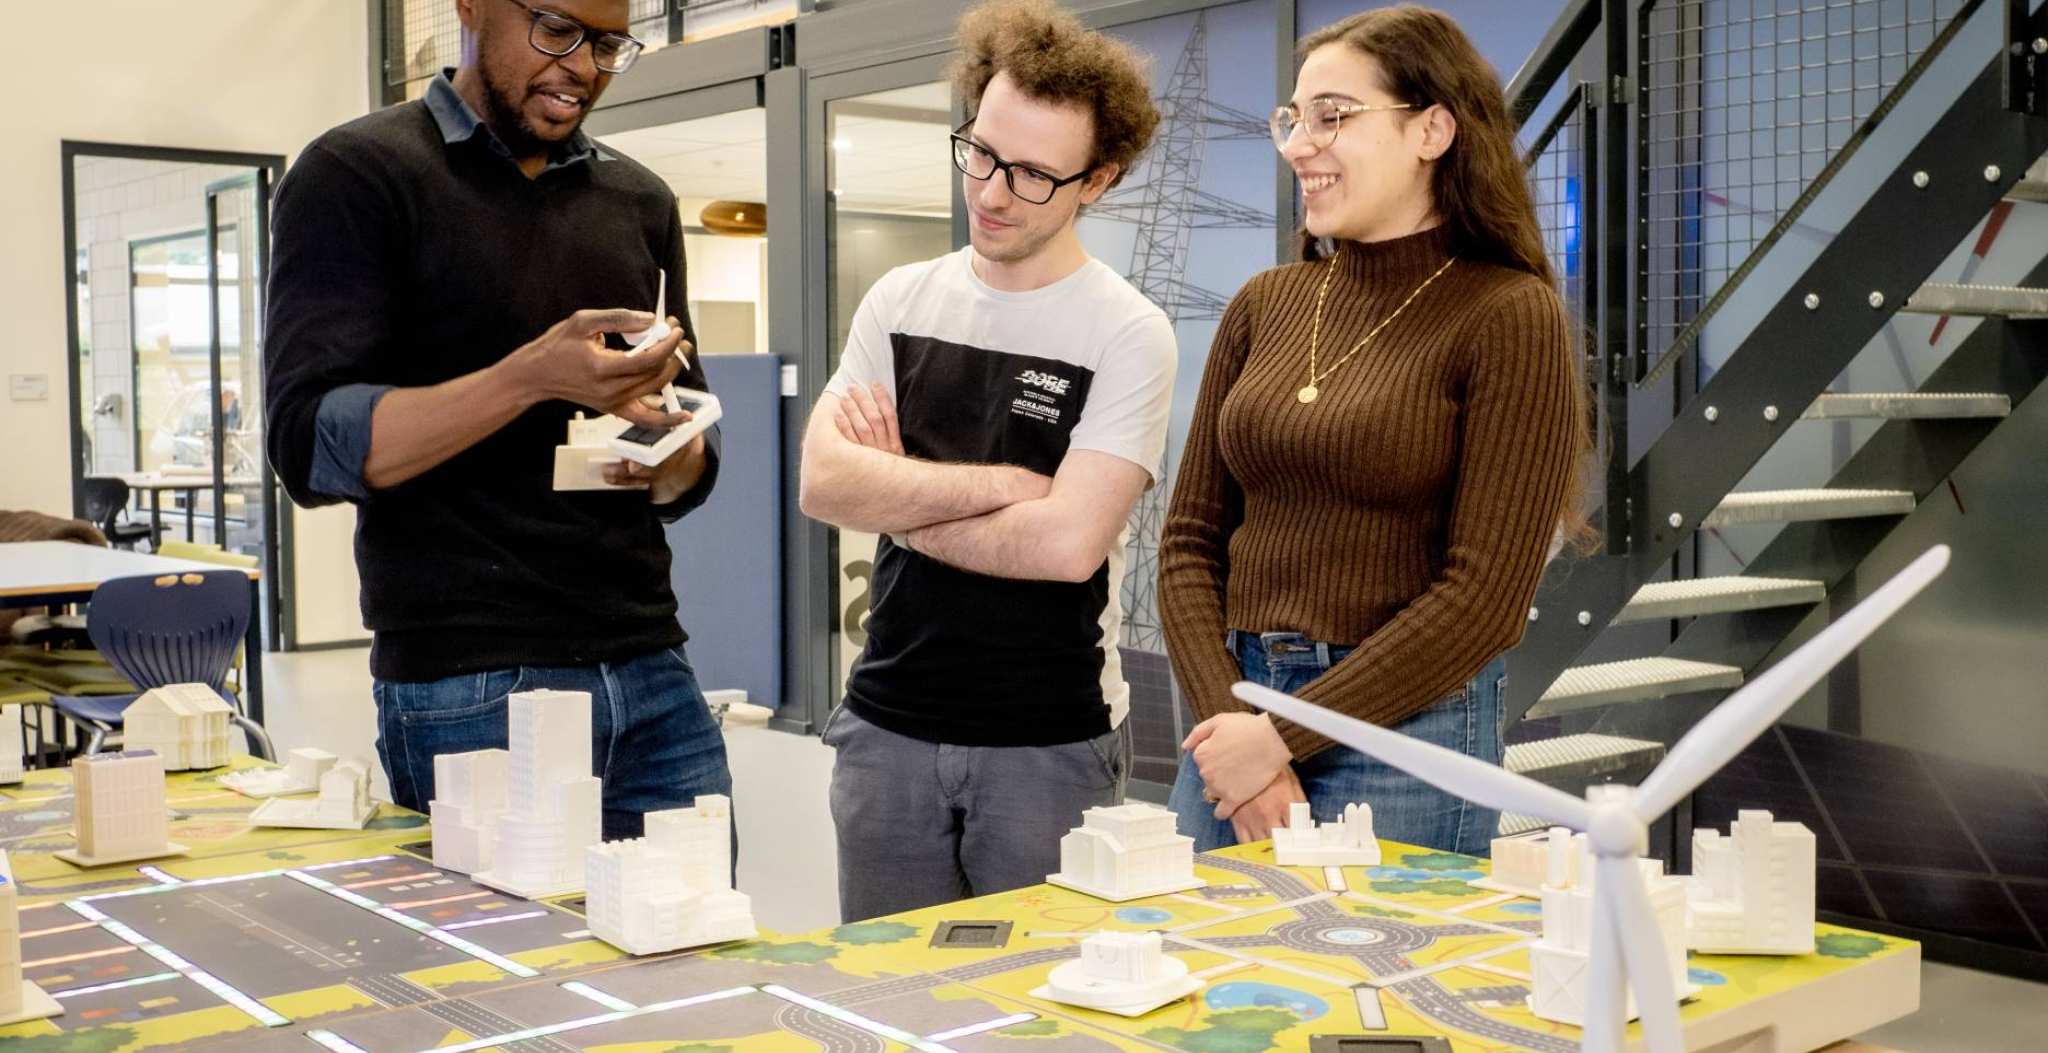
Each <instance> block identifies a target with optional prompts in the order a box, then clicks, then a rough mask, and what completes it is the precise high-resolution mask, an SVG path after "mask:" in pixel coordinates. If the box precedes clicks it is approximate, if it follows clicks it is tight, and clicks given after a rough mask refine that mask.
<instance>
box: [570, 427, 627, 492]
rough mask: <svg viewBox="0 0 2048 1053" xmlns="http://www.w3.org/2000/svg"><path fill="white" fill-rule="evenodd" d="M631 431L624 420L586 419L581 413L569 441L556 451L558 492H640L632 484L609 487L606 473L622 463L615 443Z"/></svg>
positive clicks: (617, 484) (611, 484)
mask: <svg viewBox="0 0 2048 1053" xmlns="http://www.w3.org/2000/svg"><path fill="white" fill-rule="evenodd" d="M629 427H631V424H630V423H629V422H628V421H627V420H626V418H624V417H614V416H612V415H610V414H604V415H602V416H597V417H585V416H584V415H583V414H581V413H578V414H576V416H574V417H572V418H570V420H569V441H568V442H565V443H563V444H562V445H560V446H557V447H555V489H557V490H636V489H641V487H639V486H636V485H634V484H631V483H608V482H605V479H604V470H605V469H606V468H607V467H609V466H611V465H614V464H617V463H619V454H618V451H616V450H613V449H612V439H613V438H614V437H615V436H617V435H618V434H619V433H620V432H622V431H625V430H626V429H627V428H629Z"/></svg>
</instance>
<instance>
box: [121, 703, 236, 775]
mask: <svg viewBox="0 0 2048 1053" xmlns="http://www.w3.org/2000/svg"><path fill="white" fill-rule="evenodd" d="M233 713H234V709H233V708H231V707H230V706H229V705H228V704H227V702H226V701H224V700H223V699H222V698H221V697H220V695H219V694H217V693H215V692H214V690H213V689H212V688H210V687H208V686H206V685H205V684H169V685H166V686H164V687H159V688H153V689H151V690H149V691H144V692H143V693H142V696H141V697H140V698H137V699H136V700H135V701H133V702H131V703H129V704H128V708H127V709H124V710H122V711H121V729H122V730H121V736H122V738H121V742H122V744H123V748H124V749H129V750H152V751H154V752H155V753H156V754H157V755H158V756H160V757H162V758H163V759H164V770H165V771H189V770H192V769H195V768H218V767H220V766H221V765H223V764H226V763H227V762H228V717H229V716H230V715H232V714H233Z"/></svg>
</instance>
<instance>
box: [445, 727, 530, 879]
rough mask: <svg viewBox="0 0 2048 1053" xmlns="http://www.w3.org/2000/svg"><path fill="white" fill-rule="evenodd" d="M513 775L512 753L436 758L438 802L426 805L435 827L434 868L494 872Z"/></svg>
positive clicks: (478, 751)
mask: <svg viewBox="0 0 2048 1053" xmlns="http://www.w3.org/2000/svg"><path fill="white" fill-rule="evenodd" d="M511 775H512V754H511V753H509V752H507V751H505V750H476V751H475V752H472V753H443V754H441V755H439V756H437V757H435V758H434V799H433V800H431V801H429V802H427V815H428V818H429V820H430V821H431V822H432V824H433V831H434V865H435V866H437V867H440V868H441V869H443V870H453V871H455V872H456V873H458V874H474V873H477V872H478V871H483V870H489V869H491V849H492V848H493V847H494V845H495V844H496V842H497V838H498V820H499V819H500V818H502V817H503V816H504V814H505V791H506V786H507V784H508V783H509V782H510V780H511Z"/></svg>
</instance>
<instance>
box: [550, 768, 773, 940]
mask: <svg viewBox="0 0 2048 1053" xmlns="http://www.w3.org/2000/svg"><path fill="white" fill-rule="evenodd" d="M646 822H647V833H646V836H644V837H639V838H634V839H632V840H629V841H610V842H606V843H604V844H599V845H592V846H590V847H589V848H588V849H585V850H584V857H583V858H584V884H585V891H584V914H585V917H586V918H587V919H588V921H589V924H590V932H591V934H592V935H594V936H596V937H597V938H598V939H600V940H603V941H604V942H606V943H609V944H611V945H612V946H614V947H617V948H618V949H620V950H622V951H625V952H626V953H627V954H659V953H661V952H663V951H673V950H679V949H681V948H684V947H698V946H702V945H704V944H707V943H723V942H726V941H728V940H743V939H748V938H750V937H752V936H753V935H754V910H753V901H752V900H751V899H749V898H748V897H747V896H746V894H744V893H741V892H735V891H733V887H732V802H731V801H730V800H728V799H727V798H725V797H722V796H718V795H715V794H707V795H705V796H702V797H699V798H697V801H696V803H695V804H694V805H693V806H691V807H689V808H673V809H669V810H667V811H661V812H649V813H647V819H646Z"/></svg>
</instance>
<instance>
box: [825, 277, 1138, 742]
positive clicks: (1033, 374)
mask: <svg viewBox="0 0 2048 1053" xmlns="http://www.w3.org/2000/svg"><path fill="white" fill-rule="evenodd" d="M972 253H973V250H972V249H967V248H963V249H961V250H960V251H958V252H955V253H952V254H950V255H947V256H941V257H939V258H938V259H935V260H928V261H925V262H923V263H916V264H911V265H908V266H904V267H898V268H896V269H895V270H893V271H890V272H889V273H888V274H886V275H884V276H883V277H882V279H881V280H880V281H878V282H876V283H875V285H874V287H873V288H872V289H870V290H868V294H867V296H866V297H865V298H864V299H862V300H861V304H860V310H859V311H858V312H857V313H856V314H855V315H854V319H853V331H852V333H851V334H850V335H849V336H848V337H847V341H846V352H845V355H844V357H842V358H841V359H840V364H839V372H838V373H837V374H836V375H834V376H833V378H832V381H831V383H830V384H829V385H828V386H827V388H826V390H828V391H830V392H832V393H833V394H835V395H844V394H845V393H846V391H847V390H848V388H850V387H851V386H852V385H854V384H865V383H870V382H880V383H881V384H882V385H883V386H884V387H885V388H887V389H888V390H889V392H890V393H891V394H892V395H893V396H894V398H895V401H896V407H897V422H898V427H899V429H900V431H901V433H902V438H903V448H904V452H905V453H907V454H908V455H910V456H912V457H915V458H918V459H920V460H928V461H945V462H959V463H978V464H1014V465H1020V466H1022V467H1024V468H1028V469H1030V470H1032V471H1034V472H1038V473H1041V474H1043V475H1048V476H1050V475H1053V474H1054V473H1055V472H1056V471H1057V470H1058V468H1059V465H1060V461H1061V459H1063V458H1064V457H1065V456H1066V455H1067V451H1068V450H1096V451H1099V452H1102V453H1108V454H1114V455H1115V456H1118V457H1122V458H1124V459H1125V460H1128V461H1130V462H1132V463H1133V464H1136V465H1139V466H1140V467H1142V468H1144V469H1145V470H1146V472H1147V473H1157V471H1158V470H1159V464H1160V455H1161V453H1162V452H1164V450H1165V446H1166V423H1167V413H1168V409H1169V407H1170V404H1171V402H1172V397H1173V374H1174V367H1175V365H1176V363H1177V355H1176V353H1175V348H1174V338H1173V326H1172V324H1171V323H1170V322H1169V321H1168V320H1167V318H1166V314H1165V313H1164V312H1162V311H1161V310H1160V309H1159V308H1158V307H1156V306H1154V305H1153V304H1152V303H1151V302H1150V301H1148V300H1146V299H1145V297H1144V296H1143V295H1141V294H1140V293H1139V292H1138V291H1137V290H1136V289H1134V288H1132V287H1131V285H1130V283H1129V282H1127V281H1125V280H1124V279H1123V278H1122V276H1120V275H1118V274H1117V273H1116V272H1115V271H1113V270H1111V269H1110V268H1109V267H1107V266H1105V265H1104V264H1102V263H1101V262H1099V261H1096V260H1092V259H1091V260H1089V261H1088V263H1087V264H1085V265H1084V266H1082V267H1081V269H1080V270H1077V271H1075V272H1074V273H1073V274H1070V275H1068V276H1067V277H1065V278H1062V279H1060V280H1059V281H1057V282H1054V283H1053V284H1051V285H1048V286H1046V287H1045V288H1042V289H1035V290H1032V291H1031V292H1025V293H1011V292H1002V291H1000V290H996V289H992V288H990V287H989V286H988V285H987V284H985V283H984V282H982V280H981V279H980V278H979V277H978V276H976V274H975V273H974V268H973V264H972ZM1157 482H1158V480H1157V479H1156V478H1155V479H1154V480H1153V483H1154V484H1155V485H1156V484H1157ZM1124 543H1125V539H1124V538H1123V537H1121V536H1120V537H1118V539H1117V542H1116V545H1115V546H1114V548H1113V549H1112V550H1111V551H1109V552H1105V553H1103V562H1102V566H1101V568H1100V569H1098V570H1097V571H1096V572H1095V574H1094V576H1092V577H1091V578H1089V579H1088V580H1087V581H1084V582H1079V583H1074V582H1056V581H1020V580H1014V579H1008V578H995V577H990V576H987V575H983V574H974V573H970V572H968V571H964V570H960V569H957V568H955V567H950V566H947V565H946V564H943V563H940V562H939V561H937V560H934V559H931V558H928V557H926V556H923V555H920V554H918V553H915V552H912V551H909V550H908V549H905V548H902V547H899V546H897V545H895V544H893V543H892V542H891V541H890V540H889V539H888V538H886V537H884V538H882V539H881V541H880V543H879V545H878V546H877V548H876V554H875V574H874V582H873V591H872V592H871V593H870V595H871V597H872V601H871V602H872V608H871V613H870V614H869V617H868V626H867V629H868V643H867V648H866V649H865V650H863V651H862V652H861V657H860V660H859V662H857V663H856V664H855V665H854V667H853V673H852V675H851V676H850V677H849V678H848V680H847V684H846V700H847V704H849V705H851V706H852V707H853V708H854V710H855V711H856V712H857V713H859V714H860V716H861V717H862V719H865V720H867V721H869V722H870V723H873V724H875V725H877V726H879V727H882V728H886V729H888V730H890V731H894V732H896V733H897V734H900V735H908V736H911V737H913V738H919V739H923V740H925V741H928V742H945V743H953V744H958V745H973V746H1050V745H1058V744H1060V743H1066V742H1077V741H1080V740H1082V739H1086V738H1092V737H1094V736H1097V735H1101V734H1103V733H1105V732H1107V731H1109V730H1110V729H1111V728H1113V727H1115V726H1116V725H1117V724H1119V723H1121V722H1122V720H1123V718H1124V714H1125V712H1126V710H1127V709H1128V708H1129V696H1130V689H1129V687H1128V686H1127V685H1126V684H1125V683H1124V679H1123V669H1122V667H1121V665H1120V663H1119V662H1118V661H1117V651H1116V644H1117V628H1118V626H1119V624H1120V623H1121V622H1122V620H1123V612H1122V610H1121V606H1120V604H1119V603H1118V587H1119V585H1120V583H1121V581H1122V578H1123V570H1124V566H1123V564H1124Z"/></svg>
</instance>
